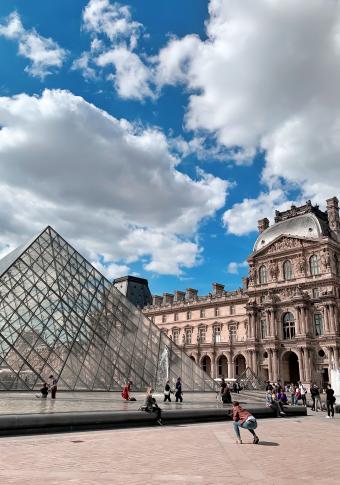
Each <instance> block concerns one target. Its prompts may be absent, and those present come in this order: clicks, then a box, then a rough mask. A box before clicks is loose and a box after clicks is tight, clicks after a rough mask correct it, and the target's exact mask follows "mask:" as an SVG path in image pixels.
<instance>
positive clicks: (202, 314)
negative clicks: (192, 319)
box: [200, 308, 205, 318]
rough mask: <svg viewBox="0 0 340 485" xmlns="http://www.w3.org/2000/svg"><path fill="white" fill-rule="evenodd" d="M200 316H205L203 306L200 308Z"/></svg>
mask: <svg viewBox="0 0 340 485" xmlns="http://www.w3.org/2000/svg"><path fill="white" fill-rule="evenodd" d="M200 318H205V310H204V308H201V310H200Z"/></svg>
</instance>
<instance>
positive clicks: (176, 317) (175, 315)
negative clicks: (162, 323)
mask: <svg viewBox="0 0 340 485" xmlns="http://www.w3.org/2000/svg"><path fill="white" fill-rule="evenodd" d="M174 321H175V322H177V321H178V313H177V312H176V313H174Z"/></svg>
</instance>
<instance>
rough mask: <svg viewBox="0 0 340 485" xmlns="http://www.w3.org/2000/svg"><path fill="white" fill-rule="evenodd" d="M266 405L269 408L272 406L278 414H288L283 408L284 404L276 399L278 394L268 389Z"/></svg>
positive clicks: (280, 415)
mask: <svg viewBox="0 0 340 485" xmlns="http://www.w3.org/2000/svg"><path fill="white" fill-rule="evenodd" d="M266 407H267V408H272V409H274V411H275V412H276V416H277V417H278V418H279V417H281V418H282V417H283V416H285V415H286V413H285V412H284V410H283V407H282V404H281V402H280V401H278V400H277V399H276V395H275V392H274V391H269V390H268V391H267V394H266Z"/></svg>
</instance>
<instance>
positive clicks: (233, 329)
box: [229, 325, 236, 342]
mask: <svg viewBox="0 0 340 485" xmlns="http://www.w3.org/2000/svg"><path fill="white" fill-rule="evenodd" d="M229 338H230V342H235V341H236V327H235V325H232V326H231V327H229Z"/></svg>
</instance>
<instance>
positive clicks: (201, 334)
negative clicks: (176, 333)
mask: <svg viewBox="0 0 340 485" xmlns="http://www.w3.org/2000/svg"><path fill="white" fill-rule="evenodd" d="M198 335H199V340H200V342H201V344H204V343H205V339H206V329H205V327H200V328H199V329H198Z"/></svg>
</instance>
